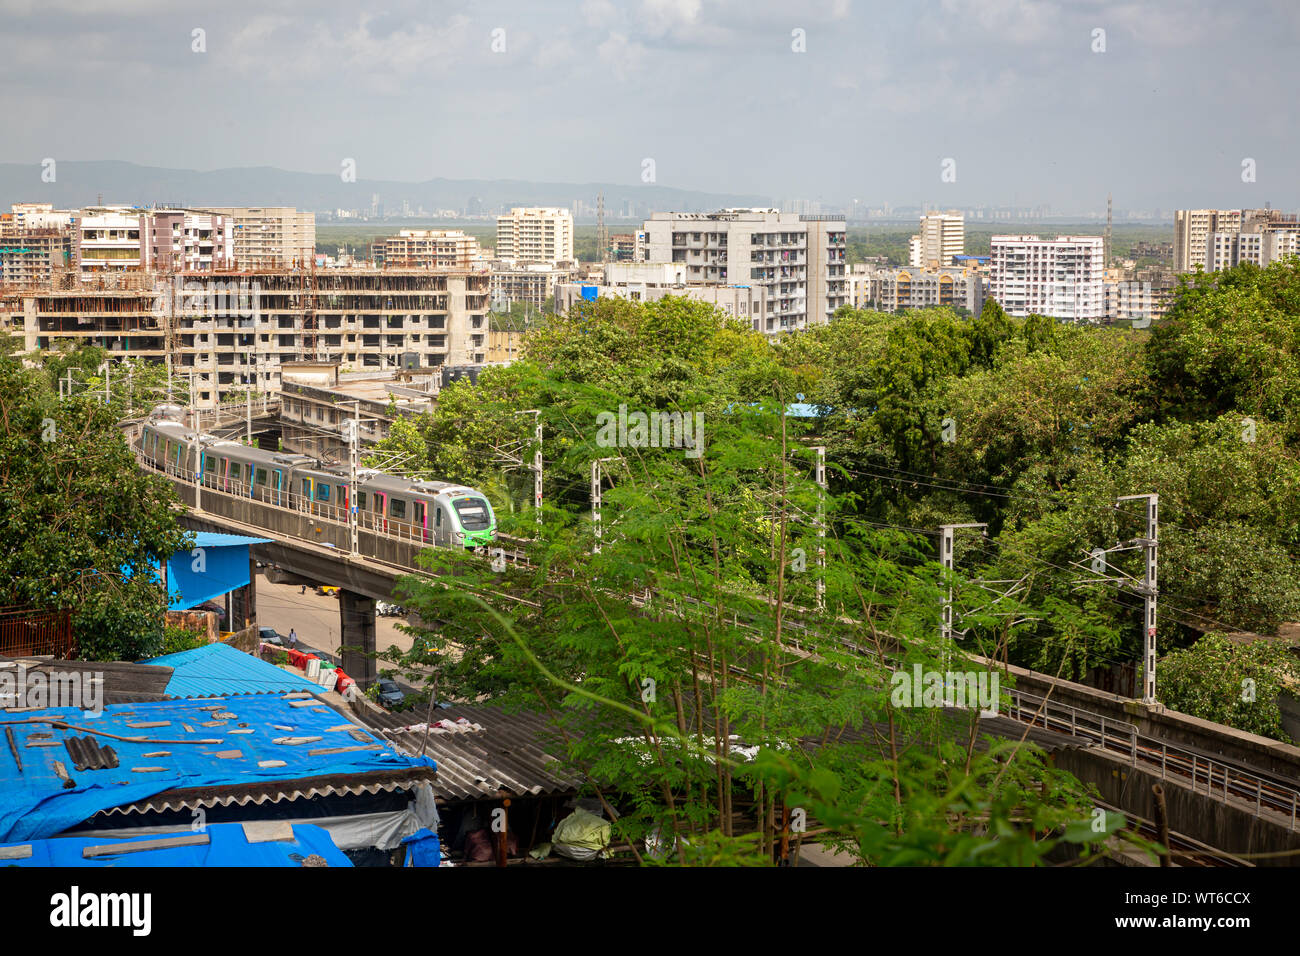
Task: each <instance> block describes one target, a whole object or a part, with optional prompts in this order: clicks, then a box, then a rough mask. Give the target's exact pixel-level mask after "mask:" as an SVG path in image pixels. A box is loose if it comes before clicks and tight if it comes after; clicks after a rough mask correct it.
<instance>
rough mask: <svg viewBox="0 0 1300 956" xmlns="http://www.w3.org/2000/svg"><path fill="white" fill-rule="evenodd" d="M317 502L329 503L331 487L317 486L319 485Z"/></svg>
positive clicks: (317, 487)
mask: <svg viewBox="0 0 1300 956" xmlns="http://www.w3.org/2000/svg"><path fill="white" fill-rule="evenodd" d="M316 500H317V501H329V500H330V486H329V485H326V484H317V485H316Z"/></svg>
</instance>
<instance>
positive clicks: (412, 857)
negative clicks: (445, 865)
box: [402, 827, 442, 866]
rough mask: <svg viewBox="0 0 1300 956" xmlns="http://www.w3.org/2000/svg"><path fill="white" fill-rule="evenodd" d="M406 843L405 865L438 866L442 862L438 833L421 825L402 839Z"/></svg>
mask: <svg viewBox="0 0 1300 956" xmlns="http://www.w3.org/2000/svg"><path fill="white" fill-rule="evenodd" d="M402 842H403V843H405V844H406V865H407V866H439V865H441V863H442V845H441V844H440V843H439V842H438V834H436V833H434V832H433V831H432V830H430V829H429V828H428V827H421V828H420V829H418V830H416V831H415V832H414V833H412V834H411V835H410V836H409V837H406V838H405V839H404V840H402Z"/></svg>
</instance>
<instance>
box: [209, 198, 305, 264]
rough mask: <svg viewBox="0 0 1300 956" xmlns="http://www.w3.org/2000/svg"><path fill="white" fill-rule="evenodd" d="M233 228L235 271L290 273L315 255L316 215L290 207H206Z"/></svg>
mask: <svg viewBox="0 0 1300 956" xmlns="http://www.w3.org/2000/svg"><path fill="white" fill-rule="evenodd" d="M205 208H206V209H207V211H209V212H214V213H220V214H221V215H223V216H226V217H228V218H229V219H230V220H231V222H232V223H233V224H234V242H235V245H234V258H235V265H236V267H237V268H239V269H294V268H303V267H306V266H308V265H310V264H311V261H312V259H313V257H314V256H315V255H316V214H315V213H314V212H299V211H298V210H297V209H294V208H293V207H291V206H209V207H205Z"/></svg>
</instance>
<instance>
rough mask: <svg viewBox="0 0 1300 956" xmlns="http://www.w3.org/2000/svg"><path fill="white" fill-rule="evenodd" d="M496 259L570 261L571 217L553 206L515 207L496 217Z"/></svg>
mask: <svg viewBox="0 0 1300 956" xmlns="http://www.w3.org/2000/svg"><path fill="white" fill-rule="evenodd" d="M496 255H497V258H498V259H516V260H518V261H521V262H549V263H551V264H552V265H557V264H559V263H561V262H573V261H574V259H573V215H572V214H571V213H570V212H569V210H567V209H560V208H556V207H533V206H530V207H516V208H514V209H511V210H510V212H509V214H507V215H504V216H498V217H497V248H496Z"/></svg>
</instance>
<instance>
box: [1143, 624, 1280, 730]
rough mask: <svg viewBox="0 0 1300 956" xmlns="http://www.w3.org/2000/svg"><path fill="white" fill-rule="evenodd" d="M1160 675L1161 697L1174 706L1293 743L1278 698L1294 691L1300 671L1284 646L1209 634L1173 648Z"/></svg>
mask: <svg viewBox="0 0 1300 956" xmlns="http://www.w3.org/2000/svg"><path fill="white" fill-rule="evenodd" d="M1156 673H1157V674H1158V675H1159V682H1158V685H1157V686H1158V692H1159V696H1160V701H1161V703H1163V704H1164V705H1165V706H1167V707H1169V708H1170V709H1172V710H1176V711H1178V712H1179V713H1183V714H1190V715H1191V716H1193V717H1200V718H1202V719H1203V720H1212V721H1215V722H1216V723H1220V724H1227V725H1228V726H1229V727H1236V728H1237V729H1238V730H1244V731H1246V732H1248V733H1252V734H1259V735H1260V736H1263V737H1272V738H1273V739H1274V740H1284V741H1287V742H1291V740H1290V738H1289V737H1288V736H1287V734H1286V733H1285V732H1284V731H1283V729H1282V711H1281V709H1280V707H1279V706H1278V698H1279V697H1280V696H1281V695H1282V694H1283V693H1293V692H1294V690H1295V687H1296V686H1297V681H1298V680H1300V669H1297V666H1296V662H1295V658H1294V657H1293V656H1292V654H1291V651H1290V649H1289V648H1287V647H1286V646H1285V645H1284V644H1281V643H1278V642H1276V641H1250V642H1246V641H1234V640H1230V639H1229V638H1227V637H1226V636H1225V635H1223V634H1219V633H1210V634H1206V635H1205V636H1204V637H1203V638H1201V639H1200V640H1199V641H1197V642H1196V644H1194V645H1193V646H1192V647H1189V648H1186V649H1184V650H1176V651H1172V652H1170V653H1169V654H1168V655H1167V656H1166V657H1165V658H1164V659H1163V660H1161V661H1160V663H1159V665H1158V667H1157V669H1156Z"/></svg>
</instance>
